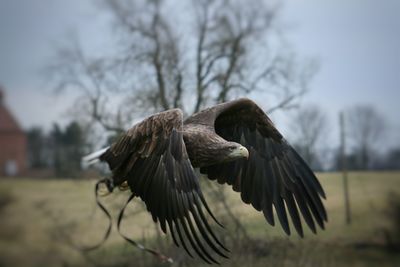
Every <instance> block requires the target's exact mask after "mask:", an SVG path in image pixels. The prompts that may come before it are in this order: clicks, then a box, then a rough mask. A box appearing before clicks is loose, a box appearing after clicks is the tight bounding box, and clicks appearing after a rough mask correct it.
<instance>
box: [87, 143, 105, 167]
mask: <svg viewBox="0 0 400 267" xmlns="http://www.w3.org/2000/svg"><path fill="white" fill-rule="evenodd" d="M109 148H110V147H106V148H102V149H100V150H98V151H96V152H93V153H91V154H89V155H87V156H84V157H83V158H82V161H81V164H82V167H83V168H87V167H88V166H90V165H93V164H95V163H97V162H99V161H100V157H101V156H102V155H103V154H104V153H105V152H106V151H107V149H109Z"/></svg>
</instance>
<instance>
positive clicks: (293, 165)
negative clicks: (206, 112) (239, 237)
mask: <svg viewBox="0 0 400 267" xmlns="http://www.w3.org/2000/svg"><path fill="white" fill-rule="evenodd" d="M211 113H212V114H213V116H212V117H213V125H214V127H215V132H216V133H217V134H219V135H220V136H221V137H223V138H224V139H226V140H228V141H234V142H237V143H240V144H242V145H243V146H245V147H246V148H247V149H248V151H249V159H248V160H238V161H234V162H230V163H224V164H218V165H214V166H210V167H205V168H201V169H200V171H201V172H202V173H206V174H207V175H208V177H209V179H212V180H217V181H218V182H219V183H221V184H222V183H227V184H229V185H232V187H233V190H235V191H237V192H241V198H242V200H243V202H245V203H248V204H250V203H251V204H252V205H253V207H254V208H255V209H256V210H258V211H262V212H263V214H264V216H265V218H266V220H267V221H268V222H269V223H270V224H271V225H274V224H275V222H274V216H273V207H275V210H276V213H277V215H278V218H279V221H280V223H281V225H282V227H283V229H284V230H285V232H286V233H287V234H290V228H289V223H288V216H287V213H286V211H288V212H289V214H290V217H291V218H292V222H293V225H294V227H295V228H296V230H297V232H298V233H299V235H300V236H303V229H302V224H301V219H300V215H299V210H300V212H301V214H302V215H303V218H304V220H305V222H306V223H307V225H308V226H309V227H310V229H311V230H312V231H313V232H314V233H315V232H316V227H315V222H317V224H318V225H319V226H320V227H321V228H324V222H325V221H327V214H326V211H325V208H324V206H323V204H322V201H321V197H323V198H325V193H324V191H323V189H322V187H321V185H320V183H319V182H318V180H317V178H316V177H315V175H314V173H313V172H312V171H311V169H310V168H309V167H308V165H307V164H306V163H305V162H304V160H303V159H302V158H301V157H300V156H299V155H298V154H297V152H296V151H295V150H294V149H293V148H292V147H291V146H290V145H289V144H288V143H287V142H286V141H285V139H284V138H283V136H282V135H281V134H280V133H279V132H278V130H277V129H276V128H275V127H274V125H273V123H272V122H271V120H270V119H269V118H268V117H267V115H266V114H265V113H264V111H263V110H262V109H261V108H260V107H258V106H257V105H256V104H255V103H254V102H253V101H251V100H249V99H239V100H236V101H231V102H227V103H224V104H220V105H217V106H216V107H214V109H213V110H212V112H211Z"/></svg>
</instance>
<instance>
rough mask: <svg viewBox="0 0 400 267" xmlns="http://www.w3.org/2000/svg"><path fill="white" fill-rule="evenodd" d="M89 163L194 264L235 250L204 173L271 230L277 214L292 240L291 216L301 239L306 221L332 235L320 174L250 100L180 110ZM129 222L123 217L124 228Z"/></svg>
mask: <svg viewBox="0 0 400 267" xmlns="http://www.w3.org/2000/svg"><path fill="white" fill-rule="evenodd" d="M85 160H86V161H87V162H93V161H96V160H100V161H103V162H106V163H107V164H108V166H109V168H110V170H111V172H112V177H110V178H109V179H106V180H105V181H106V182H107V186H108V189H109V191H110V192H111V191H112V189H113V188H114V187H119V188H120V189H130V191H131V192H132V196H131V198H130V199H129V201H130V200H131V199H132V198H133V197H139V198H140V199H141V200H142V201H144V203H145V205H146V208H147V210H148V211H149V212H150V214H151V216H152V218H153V220H154V222H156V223H158V224H159V225H160V228H161V230H162V231H163V232H164V233H167V232H169V233H170V235H171V236H172V239H173V242H174V243H175V245H176V246H178V247H180V246H182V247H183V248H184V250H185V251H186V252H187V253H188V254H189V256H191V257H193V252H195V253H196V254H197V255H198V256H199V257H200V258H201V259H203V260H204V261H205V262H207V263H212V262H214V263H218V261H217V260H216V259H215V254H218V255H220V256H221V257H225V258H226V257H227V252H229V250H228V249H227V248H226V247H225V246H224V245H223V244H222V243H221V242H220V241H219V239H218V238H217V235H216V234H215V233H214V232H213V230H212V227H211V226H210V223H209V221H210V219H211V218H212V220H213V221H215V222H216V223H217V224H219V225H221V223H219V222H218V220H217V219H216V218H215V216H214V215H213V213H212V211H211V209H210V208H209V206H208V204H207V201H206V199H205V197H204V195H203V193H202V191H201V188H200V183H199V173H198V171H196V169H199V170H200V173H201V174H203V175H204V176H206V177H208V179H210V180H212V181H216V182H218V183H219V184H228V185H230V186H232V189H233V190H234V191H236V192H240V196H241V199H242V201H243V202H244V203H246V204H251V205H252V206H253V207H254V209H256V210H257V211H259V212H262V214H263V215H264V217H265V219H266V221H267V222H268V223H269V224H271V225H275V218H274V210H275V213H276V217H277V218H278V220H279V222H280V224H281V225H282V228H283V230H284V231H285V232H286V233H287V234H288V235H290V232H291V231H290V227H289V219H288V218H289V217H290V218H291V221H292V223H293V226H294V228H295V230H296V231H297V233H298V234H299V235H300V236H301V237H303V228H302V222H301V215H302V217H303V219H304V221H305V223H306V224H307V225H308V227H309V228H310V229H311V231H312V232H314V233H316V225H318V226H319V227H320V228H322V229H324V223H325V222H327V213H326V210H325V208H324V205H323V203H322V198H324V199H325V198H326V197H325V192H324V190H323V188H322V186H321V184H320V183H319V181H318V180H317V178H316V176H315V174H314V173H313V171H312V170H311V169H310V167H309V166H308V165H307V164H306V162H305V161H304V160H303V159H302V158H301V156H300V155H299V154H298V153H297V152H296V151H295V149H294V148H293V147H292V146H290V145H289V143H288V142H287V141H286V140H285V138H284V137H283V136H282V134H281V133H280V132H279V131H278V130H277V129H276V127H275V126H274V124H273V123H272V121H271V120H270V118H269V117H268V116H267V115H266V114H265V112H264V111H263V110H262V109H261V108H260V107H259V106H258V105H257V104H256V103H255V102H253V101H252V100H250V99H247V98H241V99H237V100H233V101H230V102H225V103H222V104H218V105H215V106H213V107H210V108H207V109H204V110H202V111H200V112H198V113H196V114H193V115H192V116H190V117H188V118H186V119H184V115H183V112H182V111H181V110H180V109H171V110H167V111H164V112H160V113H157V114H154V115H152V116H150V117H148V118H146V119H144V120H143V121H141V122H139V123H137V124H136V125H134V126H133V127H132V128H130V129H129V130H128V131H126V132H125V133H124V134H122V135H121V136H120V137H119V139H118V140H117V141H116V142H115V143H113V144H112V145H111V146H110V147H108V148H106V149H103V150H102V151H100V152H96V153H93V154H91V155H89V156H88V157H86V158H85ZM129 201H128V202H129ZM128 202H127V204H128ZM125 207H126V205H125ZM102 208H103V210H104V207H102ZM108 216H109V214H108ZM122 216H123V211H122V212H121V214H120V216H119V222H118V229H119V223H120V220H121V218H122ZM109 218H110V216H109ZM221 226H222V225H221ZM109 230H110V229H109ZM108 232H109V231H108ZM125 239H127V240H128V241H130V242H131V243H133V244H134V245H136V246H138V247H139V248H141V249H145V250H148V251H149V252H152V253H153V254H156V255H158V256H160V255H161V254H159V253H157V252H156V251H153V250H150V249H146V248H144V247H143V246H142V245H140V244H137V243H136V242H134V241H133V240H131V239H129V238H126V237H125ZM164 259H165V258H164Z"/></svg>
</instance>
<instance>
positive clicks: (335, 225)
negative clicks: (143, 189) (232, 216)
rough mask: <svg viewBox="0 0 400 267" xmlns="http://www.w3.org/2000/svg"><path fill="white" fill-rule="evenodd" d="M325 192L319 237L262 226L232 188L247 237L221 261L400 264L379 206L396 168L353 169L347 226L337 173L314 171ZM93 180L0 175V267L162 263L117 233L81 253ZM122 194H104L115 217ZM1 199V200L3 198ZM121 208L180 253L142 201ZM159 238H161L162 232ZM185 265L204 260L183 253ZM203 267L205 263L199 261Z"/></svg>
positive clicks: (134, 229) (399, 182) (89, 232)
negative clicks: (390, 247)
mask: <svg viewBox="0 0 400 267" xmlns="http://www.w3.org/2000/svg"><path fill="white" fill-rule="evenodd" d="M318 177H319V179H320V181H321V183H322V185H323V187H324V189H325V191H326V193H327V200H326V201H325V204H326V207H327V211H328V216H329V222H328V224H327V226H326V230H325V231H321V230H320V231H319V232H318V235H314V234H312V233H311V232H310V231H308V230H307V231H306V232H305V234H306V237H305V238H304V239H300V238H299V237H297V236H296V235H292V236H290V237H287V236H285V235H284V233H283V230H282V229H281V227H280V226H276V227H271V226H270V225H268V224H267V223H266V222H265V220H264V217H263V216H262V214H260V213H258V212H257V211H255V210H254V209H253V208H252V207H250V206H248V205H245V204H242V203H241V201H240V196H239V194H237V193H234V192H231V190H230V189H229V188H228V187H226V192H227V194H229V201H230V203H231V205H232V206H233V207H234V210H235V213H236V214H237V216H238V217H239V218H240V219H241V222H242V223H243V224H244V226H245V227H246V229H247V230H248V233H249V235H250V236H251V238H252V240H253V241H252V242H251V244H250V243H248V244H247V243H246V244H240V246H237V247H233V248H232V247H231V249H232V253H231V259H230V260H224V261H223V262H222V265H225V266H243V265H246V266H380V267H382V266H400V255H398V254H395V253H391V252H389V251H387V250H386V249H385V247H384V243H385V242H384V241H385V240H384V238H383V234H382V229H384V228H387V227H389V225H390V222H389V221H388V220H387V217H386V215H385V210H386V209H387V208H388V207H387V196H388V194H389V192H397V193H400V173H399V172H368V173H361V172H360V173H351V174H350V177H349V183H350V186H349V188H350V194H351V209H352V224H351V225H345V223H344V209H343V192H342V180H341V177H340V175H339V174H336V173H328V174H319V175H318ZM94 183H95V181H73V180H31V179H0V202H2V200H3V199H5V202H4V203H5V204H2V205H1V206H0V266H144V265H147V266H149V265H151V266H152V265H160V266H165V264H160V263H158V262H157V261H156V260H154V259H153V258H152V257H151V256H148V255H146V254H144V253H142V252H140V251H138V250H137V249H136V248H134V247H132V246H130V245H128V244H126V242H125V241H123V240H122V238H121V237H120V236H119V235H118V234H117V233H116V231H115V229H114V231H113V232H112V234H111V238H110V239H109V240H108V241H107V242H106V243H105V244H104V246H103V247H101V248H100V249H98V250H96V251H93V252H89V253H81V252H79V251H77V250H76V249H74V248H73V246H71V243H73V244H80V245H91V244H94V243H96V242H97V241H99V240H100V239H101V238H102V235H103V233H104V231H105V230H106V228H107V220H106V218H105V216H104V215H103V214H102V213H101V211H100V210H99V209H98V208H97V207H96V205H95V201H94V194H93V188H94ZM128 196H129V193H128V192H122V193H119V192H118V193H114V194H112V195H110V196H108V197H105V198H103V203H105V205H106V206H107V207H108V208H109V209H110V211H112V213H113V216H114V218H115V217H116V216H117V213H118V211H119V209H120V207H121V206H122V205H123V203H124V202H125V200H126V199H127V198H128ZM2 203H3V202H2ZM132 204H133V205H130V206H129V208H128V209H127V212H126V214H127V219H126V220H125V221H124V224H123V232H124V233H126V234H127V235H129V236H131V237H133V238H134V239H136V240H139V241H140V240H145V242H147V244H149V245H152V246H153V247H157V248H158V246H161V247H160V249H161V250H162V251H167V252H170V253H172V254H171V255H175V256H176V255H178V254H179V256H178V257H182V256H181V255H184V254H182V253H180V252H181V250H177V249H175V247H174V246H173V245H171V244H172V241H171V240H168V242H162V243H159V242H157V238H156V237H157V236H158V235H156V234H155V233H156V230H155V229H156V228H155V226H154V224H153V223H152V220H151V217H150V216H149V214H147V212H142V210H143V206H142V204H141V203H140V202H139V201H137V200H135V201H134V202H133V203H132ZM212 209H213V211H214V212H215V213H216V215H217V217H219V218H221V220H222V221H223V223H224V224H225V225H226V227H227V231H228V232H229V233H233V231H234V225H233V224H232V222H230V221H229V220H227V219H225V217H224V216H223V214H224V212H223V210H221V207H219V206H214V207H212ZM161 238H162V240H164V239H166V238H165V236H161ZM184 262H186V263H188V265H190V266H192V265H193V266H194V265H195V266H203V264H202V263H201V262H200V261H198V260H191V259H187V257H186V258H185V261H184ZM204 266H205V265H204Z"/></svg>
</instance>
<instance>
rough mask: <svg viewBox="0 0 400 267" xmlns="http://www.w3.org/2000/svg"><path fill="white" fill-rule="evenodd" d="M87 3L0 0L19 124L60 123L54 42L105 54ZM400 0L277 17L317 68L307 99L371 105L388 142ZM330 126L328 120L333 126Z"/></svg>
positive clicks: (96, 17)
mask: <svg viewBox="0 0 400 267" xmlns="http://www.w3.org/2000/svg"><path fill="white" fill-rule="evenodd" d="M93 3H94V2H93V1H78V0H75V1H63V0H41V1H39V0H37V1H32V0H0V84H2V85H3V86H4V87H5V88H6V89H7V101H8V105H9V106H10V107H11V109H12V110H13V111H14V113H15V114H16V116H17V117H18V119H19V120H20V121H21V123H22V125H23V126H24V127H25V128H28V127H31V126H33V125H45V126H46V127H48V126H49V125H50V124H51V123H52V121H56V120H57V121H59V120H61V121H62V120H64V121H65V110H66V109H67V108H68V107H70V106H71V104H72V102H71V101H72V98H70V97H68V98H67V97H65V96H57V97H54V95H52V94H51V88H49V86H48V85H47V84H46V83H45V82H44V81H45V79H43V74H42V73H41V70H42V68H43V66H44V65H45V64H46V63H47V62H49V61H50V60H51V55H52V53H53V51H54V47H55V46H57V45H59V44H62V43H63V41H64V40H65V38H66V36H67V34H68V32H71V31H75V30H76V31H77V32H78V34H79V39H80V41H81V43H82V44H83V45H84V46H85V48H86V49H90V50H91V51H106V50H107V47H108V45H109V42H110V40H109V39H110V38H109V37H108V35H107V34H108V29H109V28H108V23H107V22H108V17H107V16H106V15H104V14H101V13H100V12H97V10H96V9H95V8H93ZM399 11H400V1H397V0H347V1H345V0H330V1H319V0H296V1H285V5H284V9H283V10H282V14H281V17H280V20H281V22H282V24H283V25H285V27H286V28H287V29H288V30H287V32H286V36H287V39H288V40H289V42H291V43H292V44H293V46H294V47H295V50H296V51H297V52H298V54H299V55H301V56H313V57H317V58H318V59H319V60H320V62H321V70H320V72H319V73H318V74H317V76H316V77H315V79H314V81H313V83H312V86H311V91H310V93H308V94H307V95H306V96H305V97H304V102H306V103H318V104H319V105H321V106H322V107H324V108H325V109H327V110H329V115H330V117H331V122H332V124H333V123H336V116H337V112H338V111H339V110H342V109H345V108H348V107H351V106H352V105H355V104H360V103H367V104H374V105H375V106H376V107H377V109H378V110H379V111H381V112H382V113H383V114H384V115H385V117H386V118H387V119H388V121H389V124H390V126H391V134H390V136H388V143H391V144H394V143H400V142H398V141H397V140H400V120H399V119H398V116H399V115H400V105H399V104H398V102H399V99H400V16H399ZM333 125H335V124H333Z"/></svg>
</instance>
